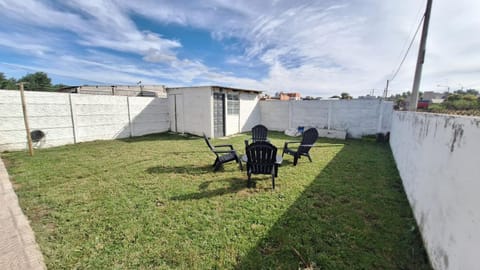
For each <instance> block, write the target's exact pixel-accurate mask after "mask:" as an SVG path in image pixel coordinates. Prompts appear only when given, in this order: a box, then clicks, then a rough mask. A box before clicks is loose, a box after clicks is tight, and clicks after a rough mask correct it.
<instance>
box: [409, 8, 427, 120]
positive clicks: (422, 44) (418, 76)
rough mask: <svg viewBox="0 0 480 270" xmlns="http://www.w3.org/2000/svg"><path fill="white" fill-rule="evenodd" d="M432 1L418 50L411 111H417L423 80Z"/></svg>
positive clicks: (424, 22)
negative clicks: (419, 91)
mask: <svg viewBox="0 0 480 270" xmlns="http://www.w3.org/2000/svg"><path fill="white" fill-rule="evenodd" d="M432 1H433V0H427V8H426V10H425V18H424V20H423V29H422V38H421V39H420V48H419V49H418V56H417V66H416V68H415V78H414V79H413V87H412V97H411V100H410V104H409V106H408V110H409V111H416V110H417V103H418V88H419V87H420V80H421V78H422V68H423V62H424V61H425V48H426V44H427V35H428V24H429V22H430V13H431V11H432Z"/></svg>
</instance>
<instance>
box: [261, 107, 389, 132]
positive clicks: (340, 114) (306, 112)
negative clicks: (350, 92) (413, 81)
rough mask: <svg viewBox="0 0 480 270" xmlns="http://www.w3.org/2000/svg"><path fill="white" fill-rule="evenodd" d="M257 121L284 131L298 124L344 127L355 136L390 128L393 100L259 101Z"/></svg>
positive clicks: (331, 127) (326, 127)
mask: <svg viewBox="0 0 480 270" xmlns="http://www.w3.org/2000/svg"><path fill="white" fill-rule="evenodd" d="M259 104H260V112H261V113H260V114H261V123H262V124H263V125H265V126H266V127H267V128H268V129H271V130H278V131H284V130H286V129H289V128H297V127H298V126H311V127H316V128H320V129H323V128H325V129H334V130H344V131H346V132H347V134H348V136H349V137H353V138H359V137H361V136H364V135H372V134H376V133H377V132H383V133H385V132H387V131H390V125H391V117H392V112H393V102H390V101H381V100H379V99H374V100H301V101H293V100H292V101H270V100H268V101H261V102H260V103H259Z"/></svg>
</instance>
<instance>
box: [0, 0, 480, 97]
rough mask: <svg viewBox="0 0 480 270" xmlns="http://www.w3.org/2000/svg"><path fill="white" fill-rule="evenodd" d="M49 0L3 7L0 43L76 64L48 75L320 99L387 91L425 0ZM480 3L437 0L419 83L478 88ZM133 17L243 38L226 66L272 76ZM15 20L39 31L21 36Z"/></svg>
mask: <svg viewBox="0 0 480 270" xmlns="http://www.w3.org/2000/svg"><path fill="white" fill-rule="evenodd" d="M48 3H50V2H41V1H33V0H22V1H13V0H0V8H2V10H3V14H4V16H5V17H6V21H8V22H11V23H12V24H17V26H15V27H13V29H14V31H12V32H11V33H2V32H0V46H3V47H8V48H10V49H12V50H17V51H22V52H24V53H31V54H33V55H34V56H35V57H37V58H38V61H37V63H39V66H38V67H39V68H42V66H41V65H42V63H47V62H48V61H47V59H48V58H49V57H61V59H63V60H64V61H66V63H72V64H73V63H74V64H75V67H72V66H68V65H66V64H59V63H57V62H56V61H55V62H50V63H49V65H45V68H46V67H48V68H51V69H52V71H56V72H57V71H58V72H63V73H65V75H68V74H70V75H75V74H82V77H90V76H92V78H96V80H97V79H98V80H100V81H101V77H102V76H103V77H104V78H109V80H115V81H117V80H118V81H122V82H126V81H130V80H132V81H138V80H139V79H141V80H142V81H152V82H160V83H172V84H175V85H189V84H192V83H193V82H195V83H198V82H202V83H205V84H208V83H214V84H221V85H230V86H236V87H246V88H255V89H264V90H268V91H271V92H275V91H279V90H284V91H290V90H291V91H300V92H302V93H303V94H304V95H314V96H317V95H322V96H329V95H333V94H338V93H339V92H341V91H348V92H350V93H351V94H353V95H354V96H357V95H363V94H366V93H368V92H370V89H372V88H375V89H377V91H376V94H380V92H381V90H383V87H384V86H385V82H386V80H387V79H388V78H389V77H390V76H391V75H392V72H393V71H394V69H395V68H396V66H397V65H398V63H399V61H400V59H401V55H400V50H401V49H402V47H404V44H405V42H406V41H408V39H409V38H410V36H409V35H411V34H412V28H414V27H415V26H416V23H418V19H419V18H420V15H421V13H422V12H423V9H424V5H425V3H424V1H417V0H405V1H382V0H367V1H360V0H353V1H347V0H339V1H314V2H312V1H272V2H269V1H253V0H252V1H238V2H232V1H228V0H210V1H193V2H192V1H157V0H143V1H127V0H109V1H81V0H76V1H69V2H62V4H63V5H66V6H64V8H62V9H60V8H58V7H55V6H53V5H50V4H48ZM479 8H480V2H478V1H474V0H459V1H455V2H451V1H438V2H435V3H434V5H433V11H432V21H431V27H430V34H429V39H428V43H427V55H426V61H425V66H424V72H423V74H424V76H423V78H422V86H423V89H424V90H443V89H439V88H438V87H437V85H439V84H442V85H443V84H445V83H446V82H448V83H449V84H452V85H451V86H452V87H457V86H459V85H463V86H465V87H467V86H469V87H479V88H480V83H479V82H480V79H478V78H479V77H480V76H479V75H480V54H478V53H477V52H476V51H477V48H478V46H479V45H480V37H478V35H475V33H476V31H477V30H478V27H479V25H480V17H478V16H477V14H476V11H477V10H479ZM19 10H21V11H22V12H19ZM133 14H136V15H141V16H144V17H147V18H149V19H151V20H155V21H157V22H160V23H162V24H169V23H170V24H172V23H173V24H180V25H183V26H185V27H194V28H201V29H204V30H207V31H209V32H210V33H211V36H212V37H214V38H215V39H217V40H218V41H219V42H220V41H222V40H223V39H226V38H229V37H235V38H236V39H237V40H240V41H239V42H241V44H240V45H241V46H243V49H244V53H243V54H242V55H238V54H235V55H227V56H225V59H224V62H223V63H224V64H230V65H232V66H234V67H236V66H238V67H240V66H241V67H251V68H252V69H255V66H254V65H255V64H256V63H259V62H261V63H262V65H263V66H267V70H268V72H267V73H266V74H263V77H262V78H261V79H259V80H255V79H250V78H241V77H238V76H236V75H235V74H231V73H227V72H223V71H221V70H219V69H218V67H217V66H216V63H204V62H201V61H200V60H198V59H179V58H178V56H177V50H178V49H179V48H181V47H182V44H181V43H180V41H178V40H172V39H167V38H164V37H162V36H161V33H156V32H155V29H150V31H143V30H141V29H138V27H137V26H136V24H135V22H134V21H133V20H132V15H133ZM18 25H24V26H26V29H29V30H32V29H37V30H38V29H40V30H41V31H38V32H37V31H35V30H33V31H31V32H29V33H28V34H27V33H21V32H20V31H19V29H21V27H19V26H18ZM0 29H1V28H0ZM48 29H51V30H53V31H56V30H62V31H68V32H70V33H74V34H75V36H74V39H73V40H71V41H70V40H69V41H65V42H67V43H68V42H76V43H77V44H81V45H83V46H86V47H87V48H107V49H110V50H116V51H119V52H124V53H133V54H136V55H139V56H140V59H143V61H138V62H135V61H134V60H132V59H130V58H122V57H120V56H113V55H112V54H109V53H103V55H101V54H100V53H98V52H92V51H91V50H88V49H86V50H85V52H86V54H85V52H81V53H79V54H77V52H73V51H70V50H69V46H68V44H62V42H58V40H59V39H60V37H59V36H58V35H56V34H55V33H51V34H50V36H51V37H52V38H53V39H52V40H46V39H42V34H44V33H46V32H47V31H48ZM6 37H10V39H6ZM417 44H418V40H417V41H416V42H415V46H414V47H413V48H412V50H411V52H410V55H409V57H408V58H407V60H406V61H405V63H404V65H403V68H402V69H401V71H400V72H399V74H398V76H397V77H396V79H395V80H394V81H393V82H392V83H391V89H392V90H393V91H397V92H398V91H407V90H409V89H410V88H411V84H412V80H413V73H414V67H415V57H416V53H417V50H418V46H417ZM69 57H70V58H69ZM65 59H67V60H65ZM45 68H44V69H45ZM63 73H62V74H63ZM66 73H68V74H66ZM102 73H103V74H102ZM99 74H102V75H99Z"/></svg>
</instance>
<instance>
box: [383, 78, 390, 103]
mask: <svg viewBox="0 0 480 270" xmlns="http://www.w3.org/2000/svg"><path fill="white" fill-rule="evenodd" d="M389 83H390V80H387V86H385V91H383V98H384V99H386V98H387V96H388V84H389Z"/></svg>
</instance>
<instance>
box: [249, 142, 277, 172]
mask: <svg viewBox="0 0 480 270" xmlns="http://www.w3.org/2000/svg"><path fill="white" fill-rule="evenodd" d="M245 151H246V154H247V160H248V161H247V171H249V172H251V173H253V174H271V173H272V172H273V170H274V168H275V161H276V159H277V147H275V146H274V145H272V144H271V143H269V142H265V141H264V142H254V143H252V144H250V145H249V146H247V149H246V150H245Z"/></svg>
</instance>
